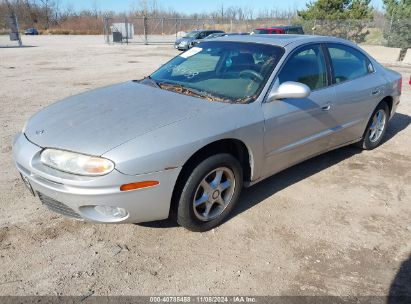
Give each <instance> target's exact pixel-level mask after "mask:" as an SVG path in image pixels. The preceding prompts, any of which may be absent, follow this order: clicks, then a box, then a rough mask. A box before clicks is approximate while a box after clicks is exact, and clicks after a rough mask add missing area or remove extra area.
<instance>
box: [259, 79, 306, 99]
mask: <svg viewBox="0 0 411 304" xmlns="http://www.w3.org/2000/svg"><path fill="white" fill-rule="evenodd" d="M310 94H311V90H310V88H309V87H308V86H307V85H305V84H303V83H300V82H294V81H287V82H284V83H282V84H281V85H280V86H279V87H277V88H273V90H272V91H271V92H270V94H269V95H268V99H267V101H268V102H271V101H274V100H279V99H285V98H306V97H308V96H309V95H310Z"/></svg>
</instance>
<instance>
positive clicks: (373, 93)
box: [371, 89, 381, 95]
mask: <svg viewBox="0 0 411 304" xmlns="http://www.w3.org/2000/svg"><path fill="white" fill-rule="evenodd" d="M380 92H381V90H380V89H377V90H374V91H372V92H371V94H372V95H378V94H380Z"/></svg>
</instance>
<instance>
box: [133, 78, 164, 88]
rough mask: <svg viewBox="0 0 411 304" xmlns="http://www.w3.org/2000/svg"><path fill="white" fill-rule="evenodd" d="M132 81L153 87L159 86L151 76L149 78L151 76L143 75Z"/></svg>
mask: <svg viewBox="0 0 411 304" xmlns="http://www.w3.org/2000/svg"><path fill="white" fill-rule="evenodd" d="M133 81H134V82H140V83H142V84H146V85H150V86H152V87H155V88H160V86H159V84H158V82H157V81H155V80H154V79H153V78H151V76H147V77H144V78H143V79H141V80H133Z"/></svg>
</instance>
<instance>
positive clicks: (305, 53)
mask: <svg viewBox="0 0 411 304" xmlns="http://www.w3.org/2000/svg"><path fill="white" fill-rule="evenodd" d="M278 80H279V83H280V84H281V83H283V82H286V81H295V82H301V83H304V84H306V85H307V86H308V87H309V88H310V89H311V90H316V89H320V88H323V87H325V86H326V85H327V72H326V65H325V60H324V54H323V52H322V49H321V47H320V46H319V45H313V46H308V47H304V48H302V49H300V50H298V51H297V52H296V53H294V54H293V55H292V56H291V58H290V59H289V60H288V61H287V62H286V64H285V66H284V67H283V68H282V70H281V72H280V74H279V75H278Z"/></svg>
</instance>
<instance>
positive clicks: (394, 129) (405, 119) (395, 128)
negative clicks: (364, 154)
mask: <svg viewBox="0 0 411 304" xmlns="http://www.w3.org/2000/svg"><path fill="white" fill-rule="evenodd" d="M410 124H411V116H409V115H406V114H402V113H395V114H394V116H393V117H392V118H391V120H390V122H389V125H388V129H387V132H386V133H385V137H384V142H383V144H384V143H386V142H388V141H389V140H390V139H392V138H393V137H394V136H395V135H397V134H398V133H399V132H401V131H402V130H405V129H406V128H407V127H408V126H409V125H410Z"/></svg>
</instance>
